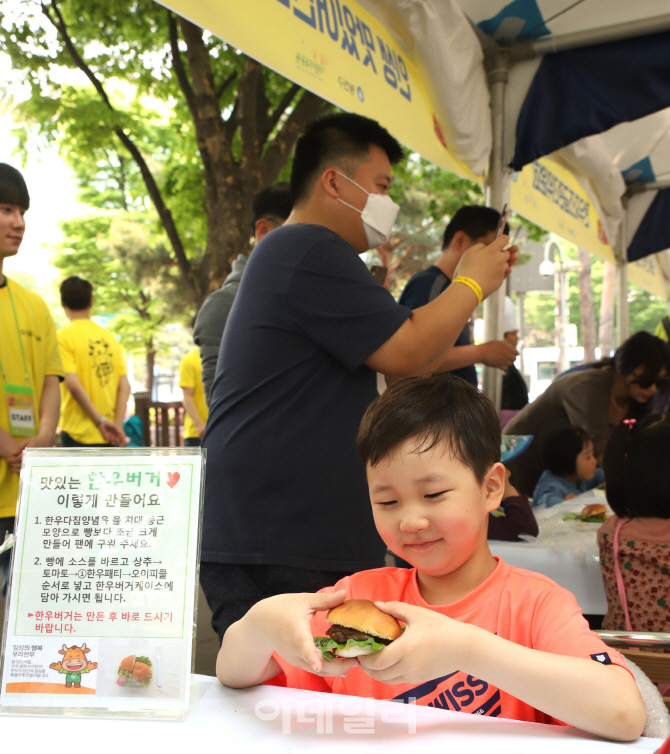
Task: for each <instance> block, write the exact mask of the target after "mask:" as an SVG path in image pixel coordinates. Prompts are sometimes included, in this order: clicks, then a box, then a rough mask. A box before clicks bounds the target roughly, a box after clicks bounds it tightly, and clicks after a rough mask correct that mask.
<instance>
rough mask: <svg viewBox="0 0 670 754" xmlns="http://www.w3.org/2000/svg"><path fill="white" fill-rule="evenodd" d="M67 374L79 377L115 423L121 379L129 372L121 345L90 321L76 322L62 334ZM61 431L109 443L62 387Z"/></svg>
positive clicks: (85, 440)
mask: <svg viewBox="0 0 670 754" xmlns="http://www.w3.org/2000/svg"><path fill="white" fill-rule="evenodd" d="M58 345H59V346H60V355H61V358H62V360H63V369H64V370H65V374H76V375H77V377H78V378H79V382H81V385H82V387H83V388H84V390H85V391H86V393H87V394H88V397H89V398H90V399H91V402H92V403H93V405H94V406H95V407H96V408H97V409H98V411H99V412H100V413H101V414H102V415H103V416H104V417H105V418H106V419H109V420H110V421H114V409H115V407H116V393H117V389H118V386H119V377H120V376H121V375H123V374H125V373H126V365H125V362H124V360H123V354H122V353H121V346H119V344H118V343H117V342H116V339H115V338H114V336H113V335H112V334H111V333H109V332H108V331H107V330H105V328H104V327H100V325H96V323H95V322H91V320H90V319H75V320H73V321H72V322H70V324H69V325H66V326H65V327H63V328H62V329H61V330H59V331H58ZM59 424H60V428H61V429H62V430H63V431H64V432H67V433H68V435H70V437H72V438H73V439H74V440H76V441H77V442H83V443H86V444H87V445H96V444H100V443H105V442H106V440H105V438H104V437H103V436H102V434H100V430H99V429H98V428H97V427H96V426H95V424H94V423H93V420H92V419H91V418H90V417H89V416H88V414H87V413H86V412H85V411H84V409H83V408H82V407H81V406H80V405H79V404H78V403H77V401H76V400H75V399H74V398H73V396H72V393H71V392H70V391H69V390H68V389H67V387H66V386H65V383H63V384H62V385H61V408H60V422H59Z"/></svg>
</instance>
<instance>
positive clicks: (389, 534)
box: [367, 440, 505, 576]
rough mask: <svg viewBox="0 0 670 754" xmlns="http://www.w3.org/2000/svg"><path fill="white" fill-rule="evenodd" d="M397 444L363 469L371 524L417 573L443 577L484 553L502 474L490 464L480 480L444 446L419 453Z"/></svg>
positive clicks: (500, 468)
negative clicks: (366, 481) (370, 503)
mask: <svg viewBox="0 0 670 754" xmlns="http://www.w3.org/2000/svg"><path fill="white" fill-rule="evenodd" d="M415 447H416V441H415V440H409V441H406V442H405V443H403V445H401V446H400V448H398V449H396V450H395V451H394V452H393V453H392V454H391V455H390V456H387V457H386V458H384V459H382V460H381V461H380V462H379V463H378V464H377V465H376V466H374V467H372V466H370V465H368V467H367V477H368V485H369V488H370V499H371V501H372V512H373V515H374V519H375V525H376V527H377V531H378V532H379V534H380V536H381V538H382V539H383V540H384V542H385V543H386V545H387V546H388V547H389V549H390V550H391V551H392V552H393V553H395V554H396V555H399V556H400V557H401V558H404V559H405V560H407V561H409V562H410V563H411V564H412V565H413V566H415V567H416V568H417V569H418V570H419V571H420V572H421V573H425V574H426V575H429V576H444V575H447V574H451V573H454V572H455V571H458V570H459V569H461V568H463V567H464V566H465V565H466V564H467V563H468V562H469V561H471V560H472V559H473V558H476V557H477V556H482V554H484V555H488V557H490V553H489V551H488V545H487V544H486V535H487V531H488V514H489V513H490V512H491V511H493V510H495V509H496V508H497V507H498V506H499V505H500V501H501V499H502V495H503V491H504V486H505V475H504V467H503V465H502V464H500V463H497V464H494V465H493V466H492V467H491V468H490V469H489V471H488V472H487V474H486V477H485V478H484V481H483V483H482V484H480V483H479V482H478V481H477V478H476V477H475V475H474V473H473V471H472V469H470V468H469V467H468V466H466V465H465V464H463V463H462V462H461V461H459V460H458V459H456V458H455V457H454V456H453V455H452V453H451V451H450V450H449V449H448V448H447V447H446V446H445V444H438V445H436V446H435V447H433V448H431V449H430V450H427V451H425V452H422V453H417V452H415Z"/></svg>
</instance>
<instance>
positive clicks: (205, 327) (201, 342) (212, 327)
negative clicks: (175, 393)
mask: <svg viewBox="0 0 670 754" xmlns="http://www.w3.org/2000/svg"><path fill="white" fill-rule="evenodd" d="M234 299H235V295H234V293H232V292H231V291H224V290H222V289H219V290H218V291H214V293H212V294H210V295H209V296H208V297H207V298H206V299H205V303H204V304H203V305H202V308H201V309H200V311H199V312H198V316H197V317H196V320H195V326H194V328H193V341H194V342H195V344H196V345H197V346H198V347H199V348H200V361H201V362H202V384H203V385H204V387H205V400H206V401H207V405H208V406H209V404H210V396H211V393H212V385H213V384H214V377H215V376H216V364H217V362H218V360H219V350H220V349H221V339H222V338H223V331H224V329H225V327H226V322H227V321H228V315H229V314H230V310H231V308H232V305H233V301H234Z"/></svg>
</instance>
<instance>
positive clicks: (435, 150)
mask: <svg viewBox="0 0 670 754" xmlns="http://www.w3.org/2000/svg"><path fill="white" fill-rule="evenodd" d="M161 4H163V5H165V6H167V7H169V8H171V9H172V10H174V11H175V12H176V13H178V14H179V15H180V16H183V17H184V18H188V19H189V20H191V21H193V23H195V24H197V25H198V26H201V27H203V28H205V29H208V30H209V31H211V32H212V33H213V34H215V35H216V36H217V37H221V39H223V40H225V41H226V42H228V43H229V44H230V45H232V46H234V47H237V48H238V49H240V50H242V51H244V52H245V53H246V54H247V55H249V56H250V57H252V58H254V59H255V60H258V61H259V62H260V63H262V64H263V65H265V66H267V67H268V68H272V69H273V70H275V71H277V73H280V74H281V75H282V76H285V77H286V78H288V79H291V80H292V81H295V82H296V83H297V84H300V86H302V87H304V88H305V89H309V90H311V91H313V92H315V93H316V94H318V95H319V96H320V97H323V98H324V99H326V100H329V101H330V102H333V103H334V104H336V105H338V106H339V107H341V108H343V109H345V110H350V111H353V112H356V113H360V114H361V115H366V116H368V117H369V118H374V119H375V120H377V121H379V122H380V123H381V124H382V125H383V126H385V127H386V128H387V129H388V130H389V131H390V132H391V133H392V134H393V135H394V136H395V137H396V138H397V139H398V140H399V141H401V142H402V143H403V144H405V145H406V146H407V147H409V148H410V149H413V150H414V151H415V152H419V154H421V155H423V157H425V158H426V159H427V160H430V161H431V162H434V163H435V164H437V165H440V166H441V167H443V168H445V169H446V170H449V171H450V172H452V173H456V174H457V175H460V176H461V177H464V178H470V179H473V180H475V176H474V175H473V174H472V172H471V171H470V170H469V169H468V168H467V167H466V166H465V165H464V164H463V163H462V162H460V161H459V160H457V159H456V158H455V157H454V156H453V155H452V154H451V153H450V152H449V151H448V150H447V148H446V144H445V143H444V137H443V136H442V129H441V128H440V125H439V123H438V121H437V118H436V117H435V115H434V113H433V108H432V107H431V104H430V101H429V99H428V96H427V94H426V92H425V89H424V87H423V84H422V82H421V79H420V77H419V75H418V72H417V66H416V64H415V61H414V60H413V58H412V56H411V54H408V53H407V52H406V51H405V50H404V48H401V45H400V44H399V43H398V41H397V37H396V36H395V35H394V34H392V33H391V32H390V31H389V30H388V29H386V27H384V26H383V25H382V24H380V23H379V22H378V21H377V20H376V19H375V18H374V17H373V16H372V15H370V13H368V12H367V11H366V10H364V9H363V8H362V7H361V6H360V5H359V4H358V3H357V2H355V1H354V0H243V1H242V0H235V1H234V2H233V0H197V2H194V0H168V1H167V2H163V0H161Z"/></svg>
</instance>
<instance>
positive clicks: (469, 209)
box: [442, 204, 509, 249]
mask: <svg viewBox="0 0 670 754" xmlns="http://www.w3.org/2000/svg"><path fill="white" fill-rule="evenodd" d="M499 221H500V212H498V210H497V209H493V207H482V206H480V205H477V204H474V205H468V206H465V207H461V208H460V209H459V210H457V212H456V214H455V215H454V216H453V217H452V218H451V220H450V221H449V224H448V225H447V227H446V228H445V229H444V236H443V238H442V248H443V249H446V248H447V246H449V244H450V243H451V242H452V241H453V240H454V236H455V235H456V233H458V231H459V230H462V231H463V232H464V233H465V234H466V235H467V236H468V238H471V239H472V240H473V241H474V240H475V239H476V238H483V237H484V236H485V235H487V234H488V233H491V231H494V230H495V229H496V228H497V227H498V222H499ZM504 231H505V233H509V225H508V224H507V223H505V228H504Z"/></svg>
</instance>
